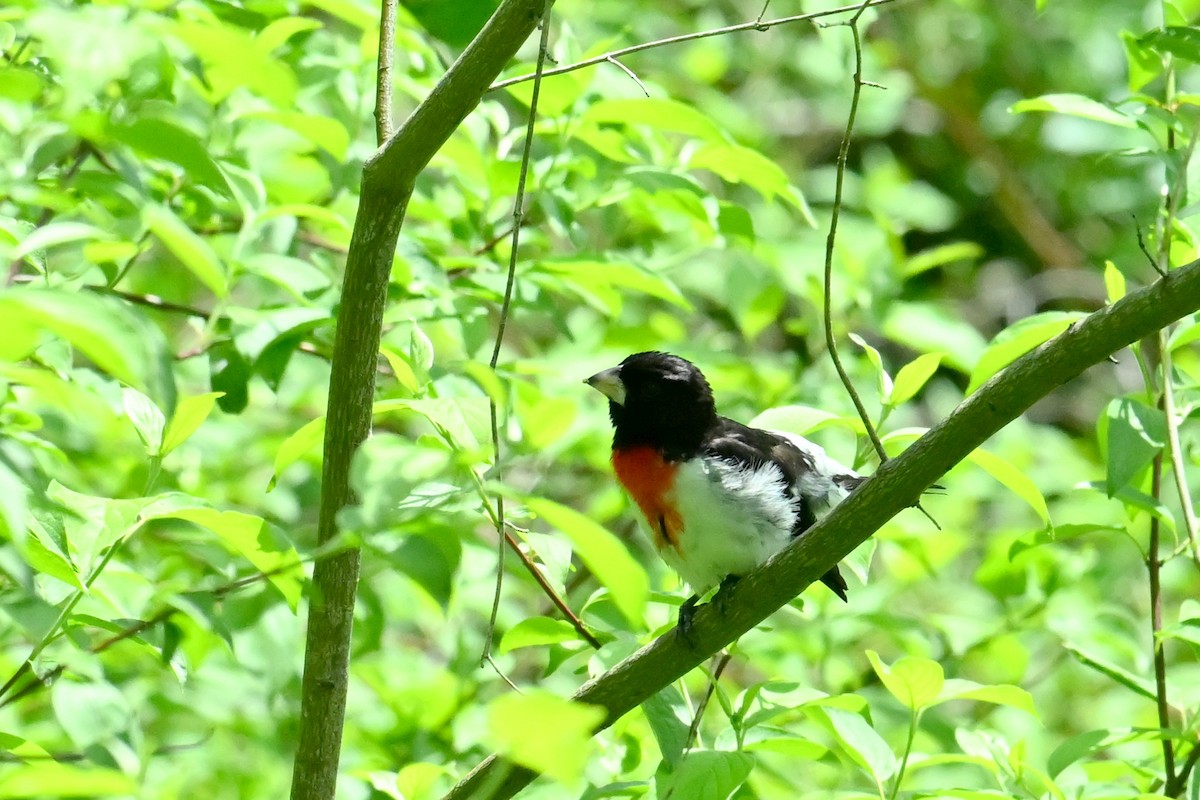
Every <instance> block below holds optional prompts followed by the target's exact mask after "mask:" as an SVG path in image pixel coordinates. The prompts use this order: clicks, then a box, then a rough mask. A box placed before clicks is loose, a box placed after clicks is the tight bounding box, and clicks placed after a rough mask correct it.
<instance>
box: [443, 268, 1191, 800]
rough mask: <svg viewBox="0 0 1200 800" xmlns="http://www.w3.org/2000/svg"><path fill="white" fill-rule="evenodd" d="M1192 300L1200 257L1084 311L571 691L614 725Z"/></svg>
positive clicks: (515, 779)
mask: <svg viewBox="0 0 1200 800" xmlns="http://www.w3.org/2000/svg"><path fill="white" fill-rule="evenodd" d="M1197 309H1200V261H1196V262H1193V263H1191V264H1189V265H1187V266H1186V267H1180V268H1179V269H1177V270H1172V272H1171V273H1170V274H1169V275H1168V276H1167V277H1165V278H1163V279H1161V280H1158V281H1156V282H1155V283H1153V284H1152V285H1150V286H1148V287H1146V288H1144V289H1141V290H1139V291H1136V292H1133V293H1131V294H1129V295H1126V296H1125V297H1124V298H1122V299H1121V300H1119V301H1117V302H1116V303H1113V304H1112V305H1110V306H1106V307H1105V308H1103V309H1100V310H1099V311H1096V312H1095V313H1092V314H1089V315H1088V316H1087V317H1085V318H1084V319H1081V320H1078V321H1077V322H1075V323H1074V324H1072V325H1071V326H1070V327H1069V328H1067V330H1066V331H1064V332H1063V333H1061V334H1059V335H1058V336H1056V337H1055V338H1053V339H1051V340H1050V341H1048V342H1046V343H1045V344H1043V345H1041V346H1040V347H1038V348H1036V349H1034V350H1033V351H1031V352H1029V353H1026V354H1025V355H1024V356H1022V357H1021V358H1019V359H1017V360H1016V361H1014V362H1013V363H1012V364H1010V365H1009V366H1008V367H1007V368H1005V369H1004V370H1002V371H1001V372H1000V373H999V374H997V375H996V376H995V377H993V378H992V379H991V380H989V381H988V382H987V383H986V384H985V385H984V386H983V387H982V388H980V389H979V390H978V391H977V392H975V393H974V394H972V395H971V396H970V397H968V398H967V399H966V400H964V401H963V403H962V404H961V405H959V407H958V408H957V409H955V410H954V412H953V413H952V414H951V415H950V416H949V417H947V418H946V419H944V420H943V421H942V422H940V423H939V424H938V425H936V426H934V427H933V428H932V429H931V430H930V431H929V432H928V433H926V434H925V435H924V436H922V437H921V438H920V439H918V440H917V441H916V442H915V443H913V445H912V446H911V447H909V448H908V449H907V450H905V451H904V452H903V453H901V454H900V455H898V456H896V457H895V458H892V459H889V460H888V461H887V462H885V463H884V464H883V465H881V466H880V468H879V470H878V471H877V472H876V473H875V474H874V475H872V476H871V477H870V478H868V479H867V480H866V481H865V482H864V483H863V484H862V486H860V487H859V488H858V489H856V490H855V491H854V492H852V493H851V494H850V496H849V497H847V498H846V499H845V500H844V501H842V502H841V503H839V504H838V505H837V506H836V507H835V508H834V509H833V511H831V512H830V513H829V514H828V515H827V516H825V517H824V518H822V519H821V520H820V521H819V522H818V523H817V524H816V525H814V526H813V527H811V528H809V529H808V530H807V531H806V532H805V534H804V535H803V536H801V537H799V538H797V539H796V540H795V541H794V542H793V543H792V544H790V545H789V546H788V547H787V548H785V549H784V550H783V551H781V552H780V553H778V554H777V555H775V556H774V557H772V558H771V559H770V560H768V561H767V563H766V564H764V565H763V566H761V567H759V568H758V569H756V570H754V571H753V572H751V573H750V574H749V575H747V576H746V577H744V578H742V580H741V581H739V582H738V584H737V586H735V587H734V588H733V590H732V591H731V592H730V595H729V597H728V599H727V601H726V603H725V608H724V613H722V612H721V611H720V610H718V609H716V608H715V607H714V606H713V605H712V604H711V603H710V604H706V605H704V606H701V607H700V609H699V610H698V611H697V613H696V617H695V620H694V623H693V627H692V636H691V640H692V642H693V644H689V643H688V642H685V641H684V640H683V639H682V638H681V637H679V636H678V635H676V633H675V632H674V631H668V632H667V633H666V634H664V635H663V636H661V637H659V638H658V639H657V640H655V641H654V642H652V643H651V644H649V645H648V646H646V647H644V648H642V649H641V650H639V651H638V652H637V653H634V654H633V655H631V656H630V657H628V658H627V659H625V660H624V661H622V662H621V663H620V664H618V665H617V666H615V667H613V668H612V669H611V670H609V671H608V672H606V673H604V674H603V675H600V676H598V677H596V678H594V679H593V680H590V681H588V682H587V683H586V684H584V685H583V686H582V687H581V688H580V689H579V691H577V692H576V693H575V695H574V696H573V699H574V700H576V701H578V702H581V703H589V704H592V705H596V706H600V707H601V708H603V709H604V710H605V712H606V716H605V720H604V721H603V722H602V723H601V724H600V726H599V727H600V728H601V729H603V728H606V727H608V726H609V725H612V724H613V723H614V722H615V721H616V720H618V719H620V718H621V717H622V716H624V715H625V714H627V713H628V712H629V711H631V710H632V709H634V708H636V707H637V706H638V705H639V704H641V703H642V702H644V701H645V700H647V699H648V698H649V697H651V696H652V695H653V694H654V693H655V692H657V691H659V690H660V689H662V688H663V687H664V686H667V685H668V684H670V683H671V682H673V681H675V680H677V679H679V678H680V677H681V676H683V675H685V674H687V672H688V671H689V670H691V669H693V668H694V667H696V666H697V665H698V664H700V663H701V662H703V661H704V660H705V659H706V658H708V657H709V656H710V655H712V654H713V653H715V652H716V651H717V650H719V649H720V648H722V647H724V646H725V645H726V644H728V643H729V642H731V641H733V640H734V639H736V638H737V637H739V636H741V635H742V634H744V633H745V632H746V631H748V630H750V629H752V628H753V627H754V626H755V625H757V624H758V623H760V622H762V621H763V620H764V619H766V617H767V616H769V615H770V614H771V613H773V612H774V611H775V610H776V609H778V608H780V607H781V606H782V605H783V604H784V603H787V602H789V601H790V600H791V599H792V598H794V597H795V596H796V595H797V594H799V592H800V591H801V590H803V589H804V587H806V586H807V585H808V584H810V583H812V582H813V581H815V580H817V579H819V578H820V577H821V575H823V574H825V572H826V571H827V570H828V569H829V568H830V567H832V566H833V565H834V564H836V563H837V562H838V561H840V560H842V559H843V558H845V557H846V556H847V555H849V554H850V552H851V551H852V550H853V549H854V548H855V547H857V546H858V545H860V544H861V543H862V542H864V541H865V540H866V539H867V538H868V537H869V536H870V535H871V534H872V533H874V532H875V531H876V530H877V529H878V528H879V527H880V526H881V525H883V524H884V523H885V522H887V521H888V520H889V519H891V518H892V517H893V516H895V515H896V514H898V513H899V512H900V511H902V510H903V509H905V508H908V507H909V506H911V505H913V503H914V502H915V501H916V500H917V498H918V497H920V495H921V492H922V491H924V490H925V489H926V488H928V487H929V486H930V485H931V484H933V483H934V482H935V481H937V480H938V479H939V478H941V477H942V475H944V474H945V473H946V471H947V470H949V469H950V468H951V467H953V466H954V465H955V464H957V463H958V462H959V461H961V460H963V459H964V458H966V457H967V456H968V455H969V454H970V453H971V452H972V451H973V450H975V448H977V447H979V446H980V445H981V444H983V443H984V442H985V441H986V440H987V439H988V438H989V437H990V436H991V435H992V434H994V433H996V432H997V431H998V430H1000V429H1001V428H1003V427H1004V426H1005V425H1007V424H1008V423H1010V422H1012V421H1013V420H1014V419H1016V418H1017V417H1018V416H1020V414H1021V413H1023V412H1024V411H1025V410H1026V409H1028V408H1029V407H1030V406H1031V405H1033V404H1034V403H1035V402H1036V401H1038V400H1039V399H1041V398H1042V397H1045V396H1046V395H1047V394H1049V393H1050V392H1051V391H1052V390H1053V389H1055V388H1056V387H1058V386H1061V385H1062V384H1064V383H1066V382H1068V381H1070V380H1072V379H1074V378H1076V377H1078V376H1079V375H1080V374H1081V373H1082V372H1083V371H1084V370H1086V369H1087V368H1088V367H1090V366H1092V365H1093V364H1098V363H1100V362H1101V361H1103V360H1104V359H1105V358H1107V357H1108V356H1109V355H1110V354H1112V353H1115V352H1116V351H1118V350H1120V349H1121V348H1122V347H1126V346H1128V345H1129V344H1131V343H1133V342H1136V341H1138V340H1139V339H1142V338H1144V337H1146V336H1148V335H1150V334H1152V333H1153V332H1154V331H1157V330H1159V329H1160V328H1163V327H1165V326H1166V325H1169V324H1170V323H1171V322H1174V321H1175V320H1177V319H1179V318H1181V317H1183V316H1184V315H1186V314H1190V313H1192V312H1193V311H1196V310H1197ZM535 777H536V773H535V772H533V771H532V770H530V769H528V768H526V767H522V766H518V765H514V764H512V763H511V762H509V761H507V760H505V759H503V758H501V757H499V756H495V755H493V756H490V757H488V758H487V759H485V760H484V761H483V762H481V763H480V764H479V765H477V766H476V767H475V769H473V770H472V771H471V772H470V773H469V774H468V775H467V776H466V777H464V778H463V780H462V781H461V782H460V783H459V784H458V785H457V786H456V787H454V789H452V790H451V791H450V792H449V793H448V794H447V795H445V798H444V800H466V799H467V798H471V800H482V798H484V797H487V798H490V800H506V798H509V797H512V796H513V795H514V794H516V792H518V791H520V790H521V789H522V788H523V787H524V786H526V785H527V784H529V782H530V781H532V780H533V779H534V778H535ZM485 791H486V793H485Z"/></svg>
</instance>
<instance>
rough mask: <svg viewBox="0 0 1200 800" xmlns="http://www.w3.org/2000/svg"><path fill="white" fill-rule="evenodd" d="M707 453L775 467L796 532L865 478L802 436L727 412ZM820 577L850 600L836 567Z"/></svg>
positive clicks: (814, 519) (757, 465) (735, 460)
mask: <svg viewBox="0 0 1200 800" xmlns="http://www.w3.org/2000/svg"><path fill="white" fill-rule="evenodd" d="M705 452H706V454H707V455H710V456H714V457H717V458H721V459H723V460H726V461H732V462H735V463H738V464H744V465H746V466H747V467H750V468H753V469H759V468H761V467H763V466H765V465H767V464H770V465H773V466H774V467H776V468H777V469H778V470H779V472H780V474H781V476H782V480H783V484H784V490H785V491H787V492H788V493H789V494H790V495H791V499H792V502H793V504H794V507H795V509H796V511H797V515H796V518H795V519H796V522H795V524H794V526H793V527H792V536H799V535H800V534H801V533H803V532H804V531H805V530H807V529H808V528H809V527H811V526H812V525H813V524H814V523H816V521H817V520H818V519H820V518H821V517H823V516H825V515H826V514H827V513H829V511H830V510H831V509H832V508H833V507H834V506H835V505H837V504H838V503H839V502H841V501H842V500H843V499H844V498H845V497H846V496H847V495H848V494H850V492H851V491H853V490H854V489H855V488H857V487H858V485H859V484H861V483H862V482H863V480H864V478H863V477H862V476H861V475H859V474H858V473H856V472H855V471H854V470H852V469H850V468H849V467H847V466H844V465H843V464H840V463H839V462H837V461H836V460H834V459H833V458H831V457H830V456H829V455H828V454H827V453H826V452H825V450H824V449H823V448H821V447H820V446H818V445H816V444H814V443H812V442H810V441H808V440H807V439H805V438H803V437H801V436H796V435H794V434H789V433H784V432H782V431H768V430H762V429H760V428H751V427H749V426H747V425H743V424H741V423H739V422H735V421H733V420H731V419H726V418H724V417H719V418H718V422H717V426H716V428H715V430H714V431H713V432H712V435H711V436H710V437H709V439H708V441H707V442H706V447H705ZM821 581H822V582H823V583H824V584H825V585H826V586H828V587H829V588H830V589H832V590H833V591H834V592H835V593H836V594H837V595H838V596H839V597H841V598H842V599H843V600H845V599H846V581H845V580H844V579H843V578H842V575H841V573H840V572H839V571H838V568H837V567H834V568H833V569H831V570H829V572H827V573H825V575H824V576H822V578H821Z"/></svg>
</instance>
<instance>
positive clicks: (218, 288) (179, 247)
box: [142, 203, 228, 297]
mask: <svg viewBox="0 0 1200 800" xmlns="http://www.w3.org/2000/svg"><path fill="white" fill-rule="evenodd" d="M142 220H143V221H144V222H145V223H146V227H147V228H149V229H150V232H151V233H153V234H154V235H155V236H156V237H158V240H159V241H160V242H162V244H163V246H164V247H166V248H167V249H168V250H169V251H171V254H172V255H174V256H175V257H176V258H177V259H179V263H181V264H183V266H185V267H187V269H188V270H189V271H190V272H191V273H192V274H193V275H195V276H196V277H197V278H199V279H200V282H201V283H203V284H204V285H205V286H207V287H208V288H209V290H210V291H211V292H212V293H213V294H215V295H216V296H217V297H224V296H225V294H226V293H227V292H228V287H227V286H226V282H225V268H224V267H223V266H221V259H219V258H218V257H217V254H216V253H214V252H213V249H212V248H211V247H209V246H208V242H206V241H204V239H202V238H201V237H199V236H198V235H196V234H195V233H193V232H192V230H191V228H189V227H188V226H187V225H185V224H184V223H183V220H181V219H180V218H179V217H177V216H175V212H173V211H172V210H171V209H169V208H167V207H166V206H160V205H155V204H153V203H150V204H148V205H146V206H145V207H144V208H143V209H142Z"/></svg>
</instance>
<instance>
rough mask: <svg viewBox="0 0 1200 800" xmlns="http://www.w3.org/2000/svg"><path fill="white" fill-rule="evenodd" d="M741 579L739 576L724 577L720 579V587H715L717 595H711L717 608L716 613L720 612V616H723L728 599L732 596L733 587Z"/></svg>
mask: <svg viewBox="0 0 1200 800" xmlns="http://www.w3.org/2000/svg"><path fill="white" fill-rule="evenodd" d="M741 579H742V578H741V576H740V575H726V576H725V577H724V578H722V579H721V585H720V586H719V587H717V593H716V594H715V595H713V599H712V601H713V603H714V604H715V605H716V606H717V611H720V612H721V616H725V609H726V607H727V604H728V603H729V598H730V597H731V596H732V595H733V587H734V586H736V585H737V582H738V581H740V580H741Z"/></svg>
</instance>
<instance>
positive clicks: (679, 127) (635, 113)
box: [582, 97, 724, 142]
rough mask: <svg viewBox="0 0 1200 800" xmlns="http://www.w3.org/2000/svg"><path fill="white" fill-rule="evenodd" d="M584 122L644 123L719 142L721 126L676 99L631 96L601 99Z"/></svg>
mask: <svg viewBox="0 0 1200 800" xmlns="http://www.w3.org/2000/svg"><path fill="white" fill-rule="evenodd" d="M582 122H583V123H584V124H587V123H591V124H593V125H594V124H597V123H603V124H615V125H646V126H649V127H651V128H653V129H655V130H659V131H664V132H667V133H682V134H685V135H688V136H695V137H696V138H698V139H704V140H706V141H712V142H723V141H724V136H723V135H722V133H721V129H720V128H718V127H717V126H716V124H714V123H713V121H712V120H710V119H709V118H708V117H707V116H705V115H704V114H702V113H701V112H699V111H697V110H696V109H695V108H694V107H692V106H690V105H687V104H686V103H681V102H679V101H677V100H664V99H660V98H640V97H639V98H631V99H628V100H601V101H599V102H597V103H593V104H592V105H591V106H589V107H588V110H587V111H586V112H585V113H584V115H583V120H582Z"/></svg>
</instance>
